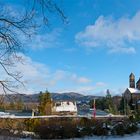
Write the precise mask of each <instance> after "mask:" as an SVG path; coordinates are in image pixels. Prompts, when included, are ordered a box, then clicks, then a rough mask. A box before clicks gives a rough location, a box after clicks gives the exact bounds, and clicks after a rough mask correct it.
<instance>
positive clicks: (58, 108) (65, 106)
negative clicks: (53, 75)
mask: <svg viewBox="0 0 140 140" xmlns="http://www.w3.org/2000/svg"><path fill="white" fill-rule="evenodd" d="M52 114H56V115H76V114H77V105H76V102H73V101H58V102H55V103H54V105H53V107H52Z"/></svg>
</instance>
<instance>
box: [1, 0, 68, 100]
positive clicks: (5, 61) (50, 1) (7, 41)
mask: <svg viewBox="0 0 140 140" xmlns="http://www.w3.org/2000/svg"><path fill="white" fill-rule="evenodd" d="M29 7H30V8H29ZM29 7H28V8H27V9H26V7H24V8H25V10H24V12H23V11H22V12H21V13H18V14H15V15H12V14H10V12H9V11H8V10H7V9H6V10H4V9H3V6H2V5H1V7H0V8H1V9H0V10H1V11H2V12H1V13H0V66H1V67H2V68H3V70H4V71H5V73H6V75H7V76H8V77H9V78H8V79H5V78H4V79H1V78H2V76H1V78H0V85H1V89H2V90H3V92H4V96H5V95H6V93H7V92H15V90H14V89H15V88H16V87H17V86H18V84H19V83H20V84H22V85H23V86H24V83H23V82H22V80H21V78H22V75H21V73H20V72H16V71H12V67H14V66H15V64H16V62H17V61H20V62H22V57H21V56H19V55H18V52H23V51H24V45H23V44H22V42H21V40H20V37H21V36H24V37H25V38H26V37H27V38H30V37H31V36H32V35H33V34H34V31H35V30H36V29H37V28H39V27H40V23H38V22H37V21H38V20H37V18H38V15H39V16H40V15H41V19H42V21H43V23H44V24H46V25H48V24H49V22H50V19H49V16H48V14H51V15H52V16H54V15H58V17H59V18H60V19H61V20H62V21H63V22H67V18H66V17H65V15H64V14H63V12H62V10H61V9H60V8H59V7H58V6H57V4H56V1H54V0H32V1H30V3H29ZM38 9H40V10H39V12H40V13H37V12H38ZM1 102H3V97H2V98H1Z"/></svg>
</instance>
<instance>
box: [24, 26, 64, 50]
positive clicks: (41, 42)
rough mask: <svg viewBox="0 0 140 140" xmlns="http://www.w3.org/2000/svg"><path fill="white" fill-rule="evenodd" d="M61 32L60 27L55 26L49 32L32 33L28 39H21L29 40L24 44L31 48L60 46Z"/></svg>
mask: <svg viewBox="0 0 140 140" xmlns="http://www.w3.org/2000/svg"><path fill="white" fill-rule="evenodd" d="M61 32H62V30H61V29H58V28H56V29H54V30H52V31H51V32H49V33H45V34H37V35H32V37H31V38H30V39H29V40H26V39H23V40H26V41H27V42H29V43H28V44H26V43H25V44H26V45H27V46H29V47H31V48H32V49H42V48H54V47H60V46H62V41H60V40H61Z"/></svg>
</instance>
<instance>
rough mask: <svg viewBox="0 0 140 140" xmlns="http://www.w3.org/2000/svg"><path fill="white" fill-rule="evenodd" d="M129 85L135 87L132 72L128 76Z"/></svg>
mask: <svg viewBox="0 0 140 140" xmlns="http://www.w3.org/2000/svg"><path fill="white" fill-rule="evenodd" d="M129 87H130V88H135V75H134V74H133V73H131V74H130V76H129Z"/></svg>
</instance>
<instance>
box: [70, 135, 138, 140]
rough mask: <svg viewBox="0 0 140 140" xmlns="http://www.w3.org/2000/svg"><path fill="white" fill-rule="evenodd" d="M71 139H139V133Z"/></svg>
mask: <svg viewBox="0 0 140 140" xmlns="http://www.w3.org/2000/svg"><path fill="white" fill-rule="evenodd" d="M72 140H140V134H133V135H125V136H122V137H121V136H116V137H115V136H92V137H84V138H75V139H72Z"/></svg>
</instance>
